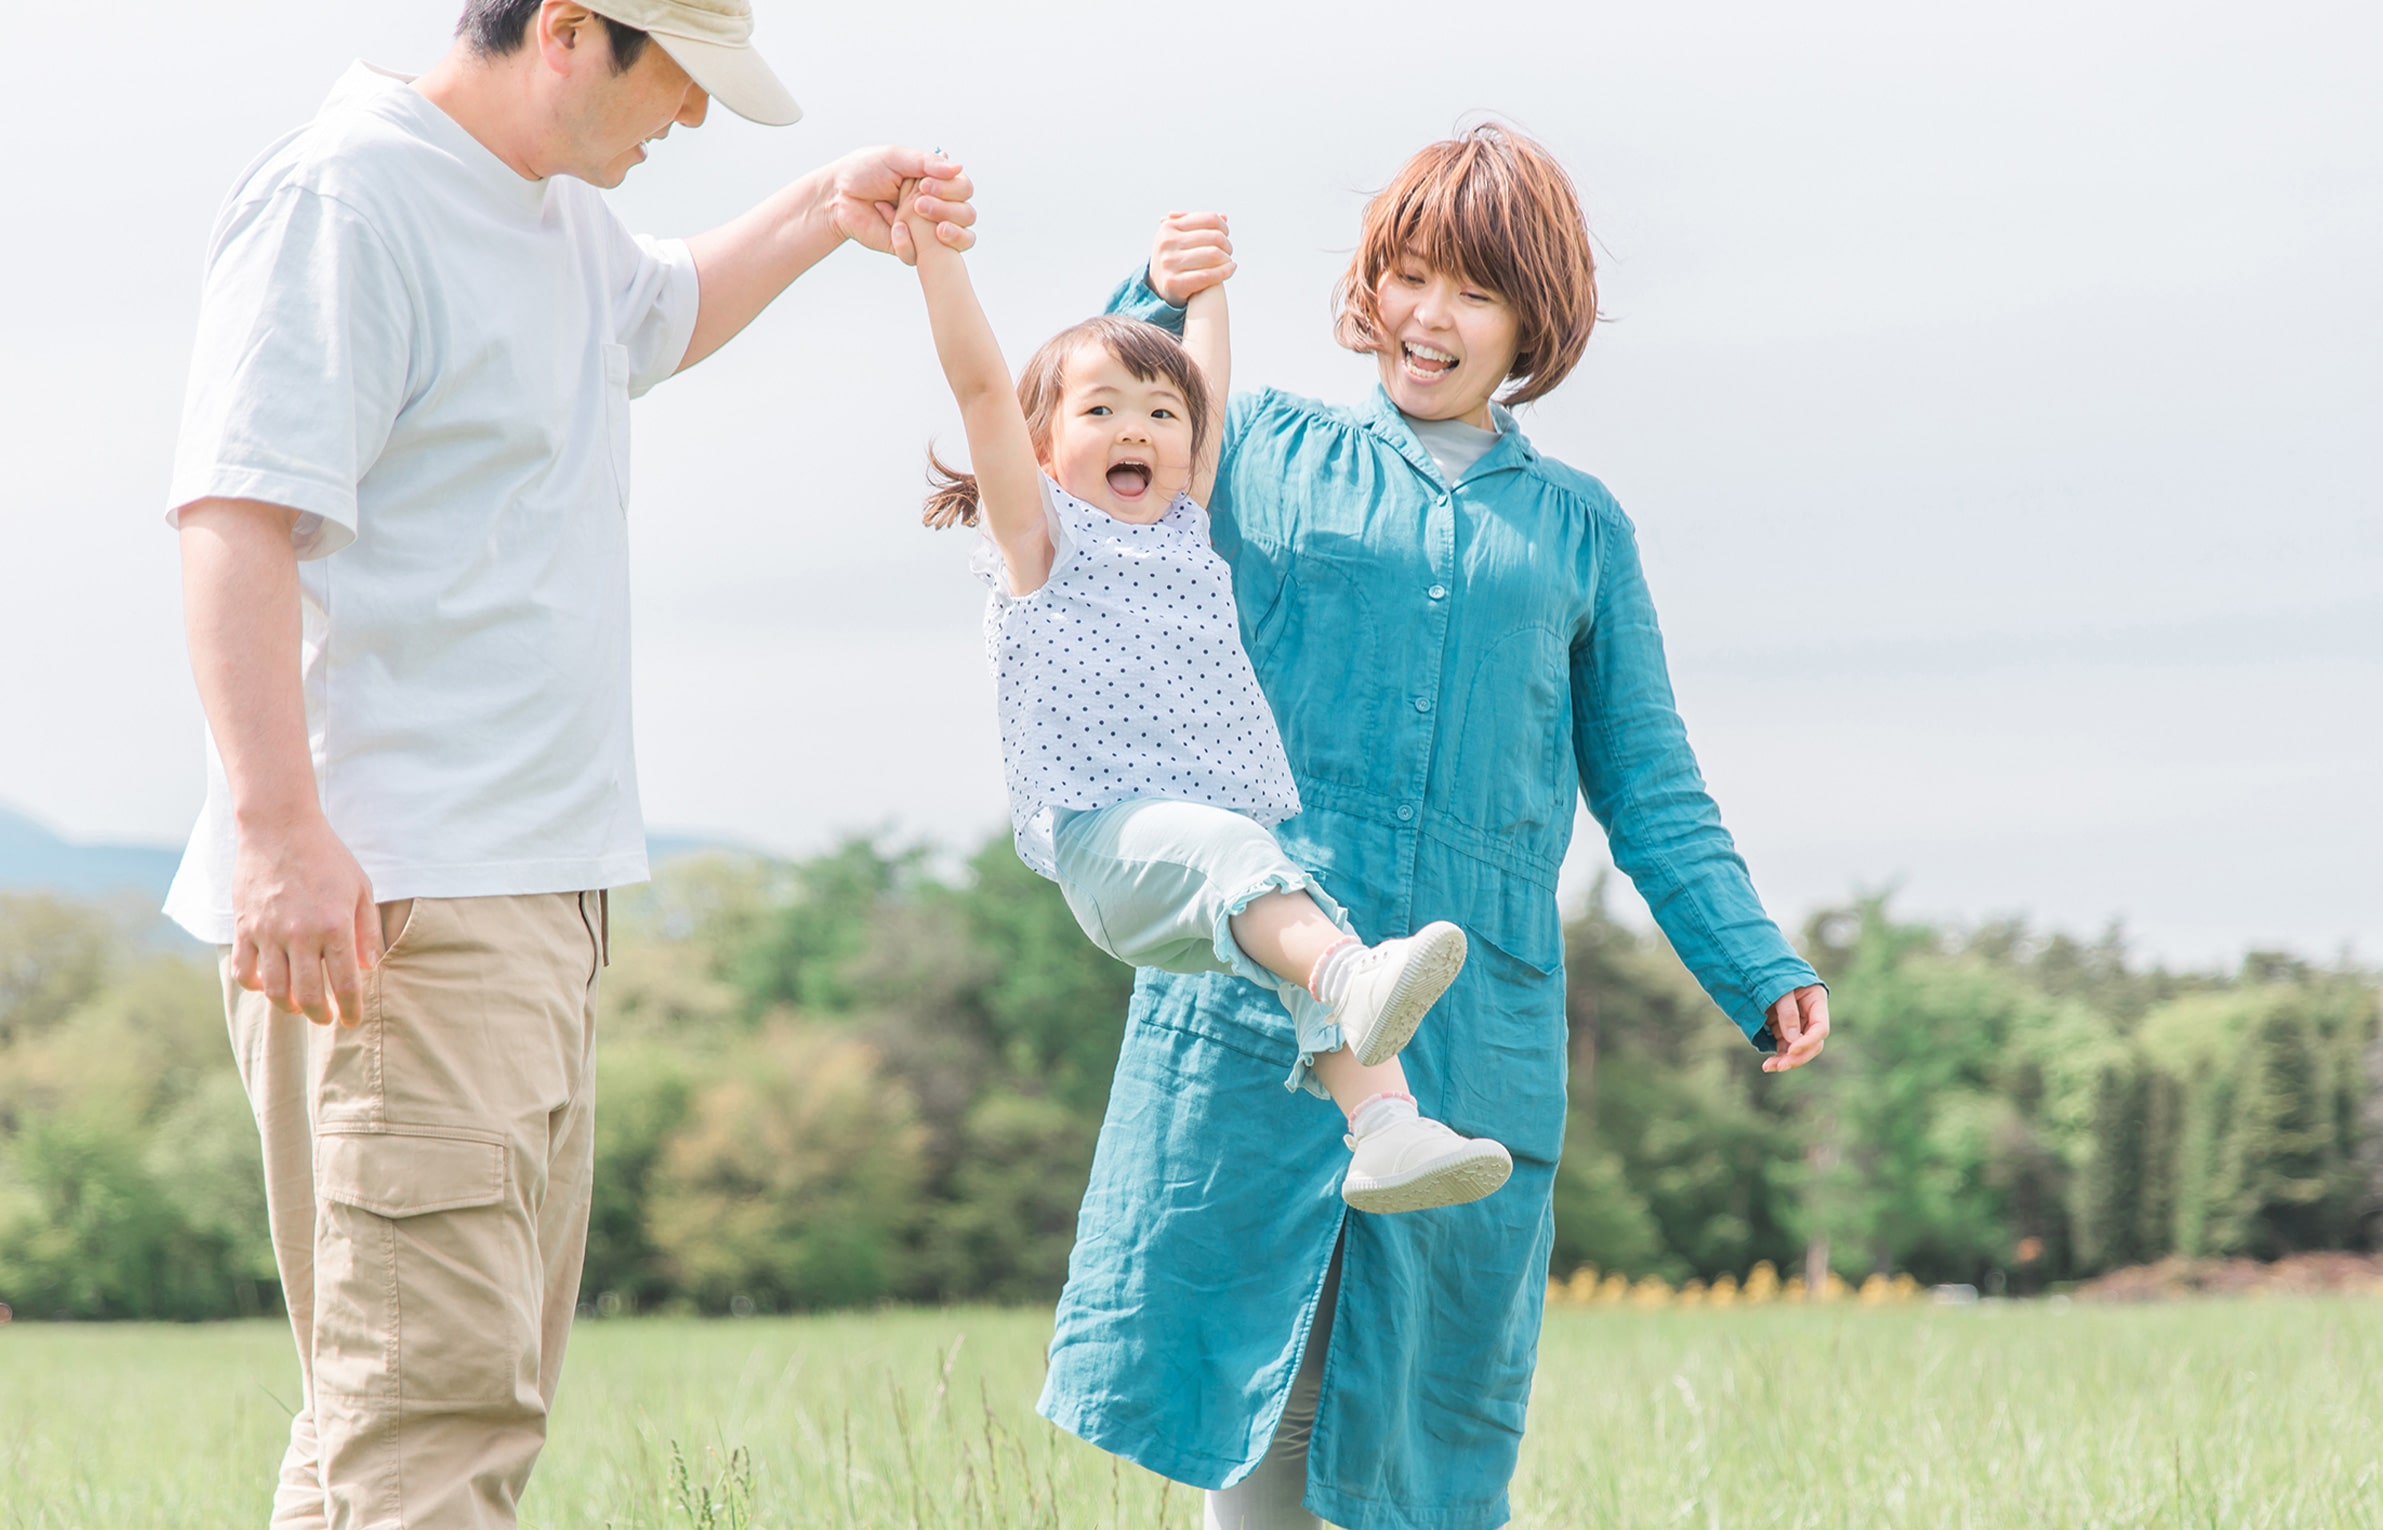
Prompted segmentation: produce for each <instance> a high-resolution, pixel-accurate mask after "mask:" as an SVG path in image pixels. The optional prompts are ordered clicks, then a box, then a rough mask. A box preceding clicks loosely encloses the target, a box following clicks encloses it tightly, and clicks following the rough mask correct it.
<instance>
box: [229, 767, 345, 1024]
mask: <svg viewBox="0 0 2383 1530" xmlns="http://www.w3.org/2000/svg"><path fill="white" fill-rule="evenodd" d="M232 913H233V935H232V975H233V977H234V978H235V979H236V980H237V981H238V982H239V984H240V986H241V987H243V988H246V989H249V990H250V991H252V992H255V993H261V994H263V995H264V996H265V997H266V998H268V999H270V1000H272V1001H273V1004H274V1007H275V1008H277V1009H281V1010H284V1011H286V1012H288V1013H290V1014H302V1015H304V1016H305V1017H306V1018H307V1019H309V1020H312V1021H314V1022H315V1023H316V1024H317V1025H328V1024H330V1023H331V1022H332V1021H333V1020H338V1021H339V1022H341V1023H342V1024H345V1025H354V1024H356V1023H357V1022H359V1021H360V1020H362V1019H363V1018H364V974H365V973H367V972H369V971H371V970H372V969H373V968H374V967H376V966H378V965H379V964H380V959H381V920H380V911H379V909H378V908H377V907H376V906H375V905H374V903H373V897H372V883H371V882H370V881H369V880H368V879H367V878H366V877H365V875H364V868H362V867H361V866H359V865H357V864H356V858H355V857H354V856H353V855H350V854H349V853H348V848H347V846H345V845H343V844H341V843H340V842H339V836H338V835H337V834H334V833H333V832H332V831H331V825H330V823H329V822H328V821H327V820H325V819H324V818H323V817H322V816H321V815H319V814H317V815H314V816H312V817H309V818H306V819H303V820H301V821H299V822H297V823H295V824H292V825H289V826H288V827H286V828H282V827H276V828H273V829H268V830H263V831H256V830H251V829H249V828H247V827H245V826H243V828H242V829H241V832H240V852H239V858H238V861H237V863H236V865H235V868H234V870H233V873H232Z"/></svg>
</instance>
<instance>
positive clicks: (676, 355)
mask: <svg viewBox="0 0 2383 1530" xmlns="http://www.w3.org/2000/svg"><path fill="white" fill-rule="evenodd" d="M696 306H697V291H696V279H695V267H694V263H693V260H692V259H691V258H690V257H689V255H688V254H687V250H686V247H685V246H684V245H683V244H679V243H676V242H671V243H655V242H651V241H645V240H640V239H637V238H634V237H633V236H631V235H630V233H629V232H628V230H627V229H625V228H623V227H622V226H621V223H620V221H619V220H618V219H617V218H615V217H614V216H613V214H612V211H611V209H610V208H608V207H607V206H606V205H605V203H604V200H603V197H602V196H601V195H600V194H599V193H598V192H597V191H596V189H595V188H594V187H592V186H589V185H588V184H587V183H585V182H584V181H578V180H572V179H569V178H566V177H560V176H558V177H554V178H551V179H548V180H544V181H530V180H524V179H523V178H522V177H521V176H519V175H517V174H515V173H514V172H513V171H512V170H511V169H510V168H508V167H507V166H506V165H505V163H504V162H503V161H502V160H499V159H498V158H497V157H496V156H495V155H494V154H492V153H490V152H489V150H488V149H487V148H486V147H484V146H483V145H482V144H481V143H479V141H478V140H476V139H474V138H473V137H472V136H471V135H470V134H469V133H467V132H465V131H464V130H463V128H462V127H461V126H460V125H458V124H457V123H456V122H455V121H454V120H453V119H452V118H450V117H448V116H447V115H446V114H445V113H444V112H442V111H440V110H439V109H438V108H437V107H436V106H433V105H432V104H431V103H430V102H429V101H428V100H427V99H425V98H424V97H423V96H422V95H421V94H420V93H419V92H418V91H416V90H415V89H413V87H412V86H411V85H410V84H409V83H408V82H407V81H406V80H404V79H403V78H402V77H400V76H396V75H391V74H388V73H385V72H383V71H381V70H377V69H374V68H371V67H370V66H368V65H363V64H359V65H356V66H355V67H354V68H352V69H350V70H349V71H348V72H347V74H346V75H345V76H344V77H342V79H341V80H340V82H339V85H338V88H337V89H335V90H334V91H333V92H332V94H331V97H330V99H329V100H327V101H326V102H325V103H324V104H323V107H322V110H321V111H320V113H319V114H318V115H317V116H316V117H315V119H314V121H313V122H311V123H309V124H308V125H307V126H305V127H303V128H300V129H298V130H297V131H296V132H294V133H292V134H290V135H289V136H287V137H285V138H283V139H282V140H281V141H280V142H279V143H277V144H275V145H274V146H273V147H272V148H271V149H269V150H268V151H267V152H266V153H265V154H264V156H263V157H262V158H260V159H259V160H258V161H257V162H256V163H255V164H254V165H252V166H251V167H250V168H249V169H248V171H247V172H246V173H245V174H244V175H243V176H242V178H241V180H240V182H239V184H238V185H237V186H235V187H234V188H233V190H232V193H231V195H230V197H229V198H228V199H227V200H226V201H225V203H224V206H223V210H222V212H221V213H220V214H219V215H218V217H217V220H216V225H215V232H214V237H213V239H212V241H211V243H210V245H209V250H208V260H207V273H206V285H205V290H204V294H203V297H202V301H201V304H200V311H199V333H198V343H197V347H196V351H195V353H194V354H193V356H192V358H191V371H190V388H189V395H188V401H187V403H186V405H185V408H184V413H183V421H182V434H181V439H180V443H179V446H178V448H177V450H176V453H175V460H174V478H173V486H172V490H171V492H170V494H169V496H168V509H167V518H168V520H169V522H171V521H174V520H175V519H176V518H177V517H178V515H179V513H180V511H181V509H182V508H183V507H184V506H187V505H189V504H191V503H192V502H193V501H196V500H200V499H205V498H211V497H224V498H239V499H254V500H263V501H265V502H267V503H270V504H276V505H283V506H287V507H289V508H291V509H294V510H296V511H298V512H300V515H299V520H298V525H297V529H296V532H295V536H296V540H297V548H298V555H299V557H300V558H301V559H302V560H304V561H302V562H301V563H300V565H299V585H300V592H301V601H302V608H303V619H304V643H303V652H302V655H301V657H300V665H301V672H302V675H303V677H304V692H305V698H306V726H307V735H308V739H309V742H310V744H311V746H312V751H313V756H314V770H315V779H316V783H317V787H318V789H319V791H320V793H321V799H322V804H323V809H324V811H325V813H326V814H327V815H328V817H329V819H330V822H331V827H332V828H333V829H334V830H335V831H336V832H337V833H338V835H339V837H340V838H341V840H343V841H344V842H345V843H346V845H347V847H348V848H349V849H350V850H351V851H353V852H354V854H355V856H356V859H357V860H358V861H359V862H360V863H361V864H362V866H363V868H364V872H365V875H367V876H368V877H370V878H371V879H372V887H373V896H374V897H375V898H377V899H380V900H382V901H387V900H390V899H396V898H415V897H448V898H453V897H475V896H484V895H490V894H503V893H540V892H569V891H578V890H583V889H588V888H598V887H610V886H616V885H618V884H620V883H623V882H633V881H638V880H641V879H643V877H644V876H645V874H646V863H645V828H644V823H643V820H642V818H641V816H640V814H639V811H638V805H637V766H636V760H635V757H634V753H633V749H632V745H631V737H630V714H629V565H628V536H627V526H626V523H625V515H626V511H627V506H628V495H629V400H630V399H631V398H632V397H634V396H636V395H637V394H640V393H643V392H644V391H645V390H646V389H648V388H651V387H652V386H653V385H654V384H656V383H658V382H660V381H661V380H662V379H663V378H665V377H668V376H669V375H670V374H671V373H672V372H674V371H676V370H677V368H678V364H679V362H680V360H681V359H682V358H683V357H684V356H685V354H686V350H687V343H688V341H689V339H690V338H691V337H692V336H693V334H694V330H695V311H696ZM207 754H208V791H207V800H206V805H205V807H204V808H203V809H202V810H201V811H200V815H199V821H198V826H197V828H196V829H195V830H194V831H193V833H192V835H191V841H190V848H189V851H188V852H187V854H186V855H185V856H184V858H183V862H182V868H181V871H180V872H179V874H178V875H177V876H176V877H175V879H174V886H173V890H172V892H171V893H170V894H169V895H168V897H167V901H166V912H167V913H168V914H170V915H172V916H173V918H174V919H175V920H176V922H178V923H179V924H181V925H182V926H183V928H185V929H187V930H189V931H190V932H191V933H192V934H193V935H196V936H198V937H199V938H200V939H201V940H208V941H213V942H216V943H217V944H222V943H225V942H228V941H229V940H230V939H231V938H232V896H231V894H232V862H233V854H234V849H235V837H234V832H233V823H232V815H231V801H230V792H229V790H228V788H227V786H226V784H225V780H224V772H223V766H222V762H221V760H220V758H219V757H218V756H217V754H216V751H215V749H214V747H213V741H212V740H210V741H209V748H208V751H207Z"/></svg>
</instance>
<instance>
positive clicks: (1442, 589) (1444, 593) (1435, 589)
mask: <svg viewBox="0 0 2383 1530" xmlns="http://www.w3.org/2000/svg"><path fill="white" fill-rule="evenodd" d="M1423 593H1424V594H1426V595H1429V596H1430V597H1431V598H1432V599H1434V600H1446V599H1447V598H1448V586H1446V585H1444V584H1435V585H1433V586H1432V587H1431V588H1430V589H1428V590H1425V591H1424V592H1423Z"/></svg>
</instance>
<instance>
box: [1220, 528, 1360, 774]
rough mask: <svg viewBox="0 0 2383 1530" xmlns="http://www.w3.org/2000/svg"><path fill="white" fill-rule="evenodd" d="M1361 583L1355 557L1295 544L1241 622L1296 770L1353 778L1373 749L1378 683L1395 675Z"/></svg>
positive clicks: (1252, 660)
mask: <svg viewBox="0 0 2383 1530" xmlns="http://www.w3.org/2000/svg"><path fill="white" fill-rule="evenodd" d="M1371 584H1372V573H1371V570H1369V569H1368V568H1367V567H1365V566H1364V565H1362V564H1359V563H1354V562H1352V561H1350V560H1347V559H1345V558H1343V557H1341V556H1338V555H1336V554H1335V553H1332V552H1323V551H1317V550H1315V549H1312V548H1306V547H1303V548H1300V549H1298V550H1297V551H1296V552H1295V553H1294V554H1293V555H1292V558H1291V561H1290V563H1289V566H1288V567H1287V568H1286V569H1285V570H1284V573H1283V579H1282V586H1281V593H1280V594H1279V595H1278V596H1277V597H1276V598H1275V600H1274V601H1273V603H1272V605H1271V607H1270V608H1269V609H1267V610H1266V611H1265V613H1264V614H1263V615H1262V616H1260V617H1259V618H1258V619H1257V620H1256V622H1255V624H1254V626H1252V627H1251V628H1249V631H1250V649H1251V652H1250V661H1251V663H1252V665H1253V666H1254V667H1255V668H1256V670H1257V672H1258V681H1259V684H1260V685H1261V686H1263V687H1264V689H1265V692H1266V700H1267V702H1268V703H1269V704H1270V705H1271V706H1272V707H1273V708H1274V720H1275V723H1276V725H1277V726H1278V727H1279V728H1280V729H1281V731H1282V736H1283V750H1284V752H1285V753H1286V754H1287V755H1288V756H1289V757H1290V762H1291V769H1292V771H1293V773H1294V774H1296V775H1300V776H1307V777H1312V778H1315V779H1318V780H1325V781H1334V782H1339V783H1342V784H1344V785H1349V786H1358V787H1363V786H1365V785H1366V784H1367V783H1368V782H1369V781H1370V779H1371V777H1372V775H1373V773H1374V771H1373V767H1374V765H1375V764H1377V763H1378V761H1379V760H1380V758H1381V757H1382V738H1381V726H1382V723H1383V714H1384V709H1385V697H1386V696H1387V694H1388V693H1387V691H1386V690H1385V689H1384V687H1385V685H1386V684H1387V683H1389V682H1390V681H1392V680H1394V679H1395V678H1396V677H1395V675H1394V674H1393V673H1392V667H1391V666H1390V664H1389V663H1388V662H1387V660H1388V658H1389V656H1388V655H1387V654H1386V653H1385V651H1384V647H1383V633H1382V625H1381V621H1380V619H1379V608H1378V606H1377V604H1376V602H1375V600H1374V598H1373V594H1372V590H1371Z"/></svg>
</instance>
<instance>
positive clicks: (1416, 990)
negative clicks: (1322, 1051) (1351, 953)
mask: <svg viewBox="0 0 2383 1530" xmlns="http://www.w3.org/2000/svg"><path fill="white" fill-rule="evenodd" d="M1464 965H1465V932H1464V931H1462V930H1460V929H1458V928H1457V927H1456V926H1455V925H1453V924H1450V923H1448V922H1447V921H1446V920H1444V919H1442V920H1434V921H1433V922H1432V923H1430V924H1427V925H1425V926H1424V927H1423V928H1422V929H1420V930H1417V931H1416V932H1415V933H1414V934H1412V935H1409V936H1407V937H1406V938H1405V939H1403V940H1385V941H1383V942H1382V943H1381V944H1380V945H1378V946H1373V947H1370V948H1369V949H1367V950H1366V951H1365V952H1364V953H1363V954H1362V955H1360V956H1358V957H1356V958H1355V959H1354V960H1353V962H1352V964H1351V966H1350V969H1349V986H1348V988H1347V990H1346V991H1345V992H1344V993H1343V994H1342V995H1341V1001H1340V1007H1339V1008H1337V1009H1335V1010H1334V1011H1333V1019H1334V1020H1336V1021H1338V1022H1339V1024H1340V1039H1341V1041H1342V1042H1343V1043H1344V1044H1346V1045H1347V1047H1348V1049H1349V1052H1350V1055H1352V1056H1354V1057H1355V1058H1356V1059H1357V1060H1358V1061H1359V1062H1361V1063H1363V1064H1365V1066H1367V1067H1369V1068H1370V1067H1373V1066H1374V1065H1375V1064H1376V1063H1384V1062H1388V1061H1389V1060H1390V1059H1391V1058H1393V1057H1396V1056H1397V1055H1398V1052H1399V1048H1401V1047H1403V1046H1405V1045H1406V1044H1407V1043H1408V1041H1410V1040H1412V1039H1413V1037H1414V1035H1415V1027H1416V1026H1418V1025H1420V1024H1422V1023H1423V1016H1424V1014H1425V1012H1426V1011H1428V1010H1429V1009H1430V1008H1431V1007H1432V1006H1433V1005H1434V1004H1436V1003H1438V1002H1439V1000H1440V995H1441V994H1444V993H1446V992H1447V991H1448V985H1449V984H1450V983H1453V982H1455V981H1456V975H1457V974H1458V973H1459V972H1462V971H1463V970H1464Z"/></svg>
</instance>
